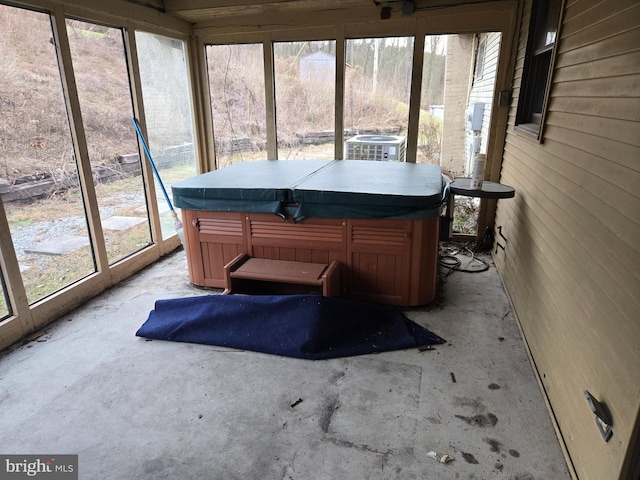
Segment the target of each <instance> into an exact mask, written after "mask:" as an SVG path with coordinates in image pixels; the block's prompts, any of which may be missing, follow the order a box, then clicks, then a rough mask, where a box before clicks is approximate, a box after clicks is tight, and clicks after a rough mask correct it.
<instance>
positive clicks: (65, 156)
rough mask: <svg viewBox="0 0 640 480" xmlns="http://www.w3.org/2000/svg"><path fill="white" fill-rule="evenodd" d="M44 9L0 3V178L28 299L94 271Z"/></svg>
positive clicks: (48, 293)
mask: <svg viewBox="0 0 640 480" xmlns="http://www.w3.org/2000/svg"><path fill="white" fill-rule="evenodd" d="M52 38H53V35H52V31H51V23H50V19H49V16H48V15H45V14H42V13H37V12H31V11H28V10H23V9H19V8H13V7H8V6H1V5H0V51H2V55H0V71H1V72H2V74H0V78H1V79H2V80H1V81H0V97H2V115H1V116H0V138H2V142H1V145H2V147H1V148H2V155H0V158H1V160H0V166H1V173H0V177H2V178H3V179H4V180H5V182H4V183H5V190H6V192H5V193H4V194H3V197H2V199H3V203H4V207H5V211H6V215H7V220H8V222H9V229H10V230H11V237H12V240H13V244H14V248H15V251H16V255H17V259H18V263H19V265H20V271H21V272H22V280H23V282H24V286H25V289H26V292H27V298H28V301H29V303H34V302H36V301H38V300H40V299H42V298H43V297H45V296H47V295H50V294H52V293H54V292H56V291H58V290H59V289H61V288H63V287H66V286H68V285H70V284H71V283H73V282H75V281H77V280H79V279H81V278H83V277H85V276H87V275H89V274H91V273H93V272H95V264H94V259H93V253H92V249H91V245H90V240H89V235H88V228H87V221H86V215H85V210H84V206H83V202H82V195H81V193H80V190H79V187H78V184H79V182H78V172H77V169H76V162H75V156H74V152H73V147H72V142H71V137H70V132H69V122H68V120H67V114H66V108H65V103H64V98H63V93H62V87H61V83H60V74H59V71H58V64H57V59H56V52H55V47H54V45H53V43H52Z"/></svg>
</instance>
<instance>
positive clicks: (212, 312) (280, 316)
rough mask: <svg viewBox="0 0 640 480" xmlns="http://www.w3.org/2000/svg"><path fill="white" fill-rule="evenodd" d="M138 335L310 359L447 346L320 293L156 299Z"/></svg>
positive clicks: (375, 310) (372, 308) (389, 316)
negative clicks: (437, 345)
mask: <svg viewBox="0 0 640 480" xmlns="http://www.w3.org/2000/svg"><path fill="white" fill-rule="evenodd" d="M136 335H137V336H140V337H147V338H152V339H158V340H171V341H176V342H190V343H202V344H208V345H218V346H225V347H231V348H237V349H243V350H251V351H256V352H262V353H270V354H276V355H283V356H288V357H295V358H304V359H312V360H319V359H327V358H336V357H346V356H351V355H363V354H366V353H374V352H383V351H390V350H401V349H406V348H416V347H420V346H425V345H433V344H440V343H444V341H445V340H443V339H442V338H440V337H439V336H437V335H435V334H434V333H432V332H430V331H429V330H427V329H425V328H423V327H421V326H420V325H418V324H417V323H415V322H413V321H411V320H409V319H408V318H407V317H406V316H405V315H404V314H403V313H402V312H401V311H400V310H398V309H396V308H393V307H383V306H377V305H370V304H363V303H357V302H352V301H347V300H342V299H338V298H330V297H323V296H320V295H285V296H276V295H237V296H234V295H228V296H227V295H208V296H201V297H189V298H177V299H171V300H158V301H157V302H156V305H155V309H154V310H152V311H151V313H150V314H149V318H148V319H147V321H146V322H145V323H144V324H143V325H142V327H140V329H139V330H138V331H137V333H136Z"/></svg>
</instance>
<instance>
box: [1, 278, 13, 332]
mask: <svg viewBox="0 0 640 480" xmlns="http://www.w3.org/2000/svg"><path fill="white" fill-rule="evenodd" d="M0 283H1V284H2V295H0V321H2V320H4V319H5V318H7V317H8V316H9V315H11V304H10V303H9V295H8V294H7V286H6V285H5V283H4V274H3V273H2V270H1V269H0Z"/></svg>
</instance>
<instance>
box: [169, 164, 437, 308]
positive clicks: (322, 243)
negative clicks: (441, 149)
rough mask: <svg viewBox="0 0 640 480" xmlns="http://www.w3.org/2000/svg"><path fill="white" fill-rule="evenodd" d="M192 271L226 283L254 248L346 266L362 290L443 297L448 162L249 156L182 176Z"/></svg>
mask: <svg viewBox="0 0 640 480" xmlns="http://www.w3.org/2000/svg"><path fill="white" fill-rule="evenodd" d="M172 189H173V199H174V203H175V205H176V207H179V208H180V209H181V210H182V217H183V225H184V231H185V249H186V252H187V262H188V267H189V278H190V281H191V282H192V283H193V284H195V285H200V286H206V287H218V288H222V287H224V266H225V265H226V264H227V263H229V262H230V261H232V260H233V259H234V258H236V257H237V256H238V255H239V254H241V253H246V254H248V255H250V256H251V257H254V258H266V259H273V260H287V261H298V262H306V263H323V264H328V263H330V262H332V261H334V260H335V261H337V262H338V264H339V265H340V267H341V269H340V270H341V273H340V275H341V292H342V295H343V296H344V297H346V298H351V299H355V300H361V301H368V302H375V303H384V304H393V305H399V306H415V305H421V304H426V303H429V302H431V301H432V300H433V299H434V298H435V293H436V278H437V265H438V238H439V217H440V211H441V205H442V201H443V180H442V174H441V170H440V167H438V166H435V165H428V164H413V163H398V162H374V161H363V160H333V161H320V160H296V161H284V160H279V161H276V160H266V161H255V162H246V163H242V164H237V165H233V166H231V167H228V168H224V169H221V170H216V171H213V172H209V173H205V174H202V175H198V176H195V177H192V178H190V179H187V180H185V181H182V182H179V183H176V184H175V185H173V187H172Z"/></svg>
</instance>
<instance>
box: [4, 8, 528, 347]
mask: <svg viewBox="0 0 640 480" xmlns="http://www.w3.org/2000/svg"><path fill="white" fill-rule="evenodd" d="M34 3H35V4H36V5H33V4H32V5H31V7H38V11H34V10H28V9H26V8H19V7H16V6H2V18H3V19H4V21H5V22H8V24H13V25H21V24H22V23H21V22H22V21H24V20H22V19H23V18H34V19H35V20H30V21H31V22H34V21H37V22H40V24H39V25H38V27H36V28H37V29H38V31H39V33H40V36H39V37H38V36H37V35H34V36H32V37H33V38H29V39H28V41H29V42H37V43H38V48H39V51H40V50H41V51H42V55H43V56H46V57H47V58H48V62H49V64H48V65H49V66H48V67H47V70H46V73H41V74H40V73H39V74H38V75H39V77H38V78H37V80H33V78H35V73H34V75H32V78H31V81H39V82H40V83H45V84H46V85H49V90H48V91H47V92H48V93H47V94H46V95H47V96H46V100H47V102H54V101H57V102H58V105H59V107H58V114H57V117H56V118H57V119H58V120H57V121H58V124H59V126H58V127H56V128H52V127H48V129H46V130H43V128H42V127H41V125H40V122H39V121H38V119H37V116H38V112H37V110H35V111H32V112H31V117H32V118H33V120H34V121H33V122H31V123H27V122H24V121H22V119H21V118H20V117H19V116H18V114H17V113H16V115H15V125H16V127H15V130H16V132H17V133H18V134H19V135H21V136H22V137H25V138H27V139H28V142H30V144H29V146H28V147H25V148H27V152H26V153H24V152H23V153H17V154H16V156H18V157H20V158H21V159H22V160H21V162H18V163H19V164H21V167H22V168H23V169H25V171H28V172H35V173H37V174H43V175H45V174H46V175H49V177H51V178H52V180H53V182H52V183H53V185H54V186H55V187H57V188H52V189H51V190H46V191H45V192H42V193H41V194H40V196H39V197H41V198H30V199H28V201H24V199H23V200H22V201H20V202H9V201H5V202H4V205H3V209H2V213H1V217H0V221H2V222H3V223H4V224H6V225H7V226H8V228H6V229H2V234H0V247H1V248H2V250H1V251H2V265H1V267H2V271H3V273H4V286H3V292H4V297H6V298H7V300H8V301H2V299H1V298H0V307H1V309H0V313H2V314H3V318H4V319H5V320H4V322H3V324H2V326H1V327H0V328H1V329H2V330H1V331H2V341H1V342H0V343H1V344H2V345H3V346H6V345H8V344H10V343H12V342H13V341H15V340H17V339H18V338H20V337H22V336H24V335H25V334H28V333H29V332H31V331H34V330H36V329H37V328H39V327H41V326H42V325H45V324H46V323H48V322H49V321H51V320H53V319H55V318H56V317H57V316H59V315H60V314H61V313H62V312H64V311H67V310H69V309H71V308H73V307H74V306H76V305H78V304H80V303H82V301H83V300H84V299H86V298H90V297H91V296H92V295H93V294H95V293H96V292H98V291H100V290H103V289H104V288H107V287H108V286H110V285H113V284H114V283H117V282H118V281H120V280H121V279H123V278H125V277H127V276H128V275H130V274H131V273H133V272H135V271H137V270H138V269H139V268H141V267H143V266H144V265H146V264H148V263H150V262H152V261H153V260H154V259H156V258H158V257H159V256H161V255H164V254H165V253H167V252H169V251H172V250H173V249H175V248H176V247H177V246H178V245H179V240H178V238H177V236H176V235H175V234H174V233H175V232H174V230H173V225H172V222H171V221H170V218H169V216H168V207H167V206H166V204H165V203H164V199H163V198H162V195H161V194H160V193H159V192H158V189H157V185H156V184H157V182H156V181H155V179H154V178H153V174H152V171H151V169H150V168H149V165H148V164H147V162H146V161H144V158H145V157H144V156H142V157H141V156H140V153H141V150H140V149H139V146H138V143H137V141H136V138H135V131H134V129H133V127H132V125H131V117H132V116H135V117H137V118H138V119H139V120H140V122H141V124H142V126H143V132H145V134H148V139H149V143H150V147H151V152H152V155H153V156H154V157H157V158H156V161H158V160H161V161H160V162H157V163H160V167H161V169H160V171H161V175H162V176H163V178H164V181H165V183H166V185H167V186H169V185H170V184H171V183H173V182H174V181H178V180H181V179H184V178H186V177H188V176H191V175H193V174H195V173H198V172H204V171H208V170H211V169H214V168H221V167H224V166H225V165H226V164H229V162H231V163H233V162H237V161H244V160H248V159H249V160H250V159H254V158H266V159H304V158H345V152H344V144H345V141H346V140H348V139H349V137H350V136H352V135H356V134H358V133H367V132H370V133H380V134H389V133H391V134H394V135H396V134H397V135H399V136H402V137H405V138H406V159H405V160H406V161H408V162H415V161H427V162H431V163H439V162H440V158H439V152H438V150H439V149H440V142H441V138H442V137H443V128H446V126H443V121H442V117H443V116H444V117H446V112H447V109H448V108H449V106H448V102H447V100H446V91H445V88H444V85H443V81H444V72H443V68H444V64H445V63H446V54H447V53H446V52H447V50H446V43H447V38H448V37H456V36H455V35H454V36H442V35H440V34H441V33H445V32H450V31H457V32H460V34H464V35H467V36H468V37H470V38H472V39H475V40H474V41H473V42H474V43H472V46H473V48H472V50H471V52H472V55H473V58H472V60H471V61H472V62H475V54H476V51H477V49H476V47H477V41H478V39H479V35H477V34H478V33H480V32H491V31H495V32H500V34H501V36H502V40H501V41H500V42H498V44H497V49H496V51H495V55H496V58H495V59H496V63H495V71H494V77H493V79H494V89H493V91H499V90H504V89H506V87H507V85H508V80H509V78H508V72H509V68H508V55H507V52H508V49H509V46H510V44H511V41H512V39H513V34H514V30H513V29H514V22H513V18H514V15H515V11H514V9H513V8H504V7H501V8H499V9H496V10H495V11H488V12H486V13H484V14H479V12H478V11H476V9H474V8H470V10H469V12H468V13H466V14H465V15H462V16H459V15H456V16H453V17H451V18H449V16H448V15H446V14H443V15H442V18H441V19H440V20H441V21H439V22H438V21H436V20H437V19H436V18H434V16H430V17H429V18H430V19H432V21H427V22H421V23H420V24H418V23H416V21H415V19H409V18H407V19H404V20H398V21H393V22H389V23H386V24H382V25H369V24H367V23H362V24H358V23H355V24H347V25H344V24H343V25H335V26H331V27H327V28H321V29H316V28H314V29H304V30H296V29H290V30H282V31H272V32H269V33H268V34H264V33H260V34H257V33H255V32H254V33H247V34H243V35H237V34H220V35H218V34H217V33H218V32H219V30H218V29H212V30H211V31H197V32H194V33H195V34H196V36H195V37H192V39H191V40H190V41H189V42H187V37H186V35H187V34H188V33H190V27H189V26H188V25H186V24H182V23H181V22H178V21H173V20H167V19H164V21H163V22H159V23H161V25H156V26H154V27H150V26H149V23H148V22H147V21H146V20H147V18H146V15H148V13H146V12H144V11H143V10H144V9H140V10H138V9H137V7H135V6H133V7H131V8H133V10H130V11H129V10H127V13H126V17H125V14H123V13H119V12H118V11H117V8H114V13H113V14H105V13H95V12H93V11H86V10H83V7H81V6H74V5H73V4H70V5H67V4H65V5H64V6H62V7H56V8H54V9H52V10H49V11H46V6H47V5H46V3H45V4H43V5H38V2H34ZM136 12H139V13H138V16H139V19H138V18H137V15H136ZM138 20H139V22H138ZM16 28H17V27H16ZM213 32H215V33H216V34H213ZM26 36H28V33H27V32H25V31H12V32H11V35H9V31H6V33H5V34H4V35H3V37H2V38H3V40H4V42H6V44H7V48H8V47H9V46H10V45H9V40H8V39H9V38H15V40H16V42H14V43H13V45H20V44H24V43H25V42H26V43H28V41H27V39H26V38H24V37H26ZM9 51H11V50H9ZM249 53H250V55H249ZM21 55H22V56H21ZM225 55H226V57H225ZM314 56H315V57H320V56H321V57H322V58H321V59H320V60H322V61H324V64H323V65H324V66H320V67H319V66H318V65H320V64H319V63H318V61H317V60H318V58H314ZM5 58H6V60H4V61H6V62H14V63H13V64H15V65H17V64H18V63H16V62H22V63H21V64H28V62H29V61H30V57H29V56H28V55H26V54H24V53H21V52H19V51H16V52H15V53H13V54H12V55H9V56H7V57H5ZM305 58H306V59H311V60H315V64H314V65H315V66H313V67H309V66H308V65H307V66H306V67H305V66H304V63H303V62H302V60H304V59H305ZM100 59H101V60H100ZM187 59H190V62H189V61H187ZM241 59H242V60H241ZM498 60H499V61H498ZM327 61H328V63H327ZM239 62H244V63H247V62H249V63H251V62H253V68H251V69H250V70H251V71H252V72H253V74H252V75H250V76H247V75H246V74H243V73H242V72H240V71H239V70H238V67H239ZM326 65H329V66H328V67H327V66H326ZM245 67H246V65H245ZM310 68H315V70H312V71H311V73H309V72H310V70H309V69H310ZM305 69H306V70H305ZM243 75H244V76H243ZM249 78H250V80H251V83H250V82H249ZM261 78H262V80H261ZM493 79H492V81H493ZM29 80H30V79H29V78H26V79H25V81H24V82H17V83H16V86H13V87H11V85H12V84H11V83H9V81H8V80H7V81H6V82H5V85H3V90H5V91H7V93H8V94H9V95H13V96H16V95H22V96H23V97H25V98H27V94H26V93H22V94H21V93H20V92H21V90H20V88H23V89H24V88H28V87H26V86H27V85H28V81H29ZM467 81H468V80H467ZM468 83H469V84H471V83H473V82H472V81H468ZM60 84H61V86H62V87H61V88H60V87H57V93H56V85H60ZM107 85H108V87H109V89H111V88H113V90H108V89H107V88H106V86H107ZM116 89H118V90H116ZM34 91H36V90H35V89H34ZM305 92H306V94H305V95H301V93H305ZM312 93H313V95H312ZM470 95H471V91H470V90H468V91H467V93H466V95H463V96H462V97H461V98H458V99H457V102H456V103H458V104H462V105H464V106H466V105H467V103H468V101H469V99H470ZM493 98H496V96H495V95H494V96H493ZM423 100H424V102H423ZM247 101H250V102H252V104H251V105H250V107H251V108H235V109H233V108H231V107H232V106H234V105H236V106H237V105H240V106H241V107H247V105H243V104H242V103H240V102H247ZM451 103H454V102H451ZM491 103H494V102H493V100H491ZM442 104H444V106H443V105H442ZM63 106H64V107H66V108H64V107H63ZM191 106H193V112H194V113H193V114H192V113H191V112H192V108H190V107H191ZM209 106H210V107H209ZM442 106H443V109H444V112H445V113H444V115H442V112H441V111H439V110H438V109H439V108H440V107H442ZM463 108H464V107H463ZM243 110H246V111H247V112H249V115H250V117H248V118H242V117H241V116H240V115H239V112H240V111H243ZM505 110H506V109H504V108H502V109H495V108H494V109H492V108H487V109H486V124H487V126H486V130H487V131H488V132H490V134H489V135H487V137H486V140H485V142H484V145H483V150H484V151H486V152H487V154H488V156H489V158H490V160H491V161H490V163H489V168H488V170H489V173H488V175H487V178H489V179H491V178H497V175H498V171H499V152H497V151H496V150H495V145H500V142H501V135H503V134H501V133H500V132H501V131H502V132H503V131H504V122H505V120H506V111H505ZM492 111H493V113H491V112H492ZM9 112H11V110H9ZM297 114H299V115H300V118H299V121H297V117H296V115H297ZM462 115H464V112H462ZM7 118H9V119H11V116H8V117H7ZM501 124H502V125H503V127H502V128H497V126H499V125H501ZM67 125H68V128H67ZM104 125H107V126H108V128H106V129H105V128H103V126H104ZM27 128H28V129H30V130H25V129H27ZM21 129H22V130H21ZM65 132H66V133H65ZM54 133H55V135H54ZM311 134H316V135H317V136H319V138H321V140H320V141H316V142H313V141H307V142H305V137H307V136H309V135H311ZM464 135H465V132H464V131H463V132H462V133H461V134H460V135H459V136H460V137H462V138H460V142H461V143H462V145H463V148H464V144H465V142H466V139H465V138H464ZM64 137H66V138H68V139H69V140H68V142H67V144H66V146H65V145H63V144H61V145H60V146H59V147H58V149H57V150H55V152H52V151H51V149H52V147H53V144H52V143H51V140H50V138H55V139H56V140H57V141H61V139H63V138H64ZM193 139H196V141H195V142H194V141H193ZM16 143H20V142H16ZM243 146H244V147H243ZM243 148H244V150H243ZM50 152H51V153H50ZM36 154H37V156H36ZM494 157H495V158H497V160H493V159H494ZM141 158H142V161H141V160H140V159H141ZM165 158H167V161H166V162H163V161H162V160H164V159H165ZM233 158H236V159H233ZM38 159H39V160H38ZM76 168H77V173H74V169H76ZM7 170H10V169H9V168H7ZM41 171H43V172H41ZM457 173H464V172H462V171H460V172H457ZM16 175H17V174H14V176H16ZM23 176H26V175H23ZM103 177H104V179H103ZM74 178H75V180H74ZM9 183H10V184H11V185H12V186H13V184H14V183H15V182H9ZM61 185H64V188H61ZM5 198H9V197H5ZM72 208H75V209H76V210H77V212H78V213H73V211H72ZM33 211H37V212H38V213H39V217H37V216H34V214H33V213H30V212H33ZM491 211H492V209H491V205H490V204H489V205H483V208H482V210H481V215H480V219H479V222H478V231H483V230H484V228H485V227H486V225H488V224H490V223H491V221H490V220H488V219H490V218H492V213H491ZM85 212H86V217H85V216H84V215H85ZM69 218H72V220H69ZM118 222H119V223H118ZM58 224H59V225H60V226H58ZM51 225H55V226H56V229H59V230H60V235H65V236H66V237H69V241H70V242H72V245H71V246H70V247H68V248H69V250H65V251H63V252H62V253H59V252H58V251H54V252H53V253H52V252H49V251H46V250H45V251H44V253H43V251H40V250H38V249H37V248H34V246H33V245H30V244H29V245H24V243H25V242H24V241H21V238H22V237H21V233H22V232H23V231H24V230H21V229H25V228H32V229H40V230H41V231H42V232H41V233H38V235H39V236H38V237H37V238H38V239H40V240H42V241H43V242H44V243H46V241H52V242H53V243H60V241H59V238H58V237H53V231H52V230H51V228H52V227H51ZM36 231H37V230H36ZM28 232H29V233H27V234H26V235H28V236H29V237H30V238H33V237H34V234H33V233H32V230H29V231H28ZM23 236H24V235H23ZM36 236H37V235H36ZM50 237H51V238H50ZM66 237H65V238H66ZM73 242H76V243H73ZM35 247H38V245H36V246H35ZM40 247H42V245H40ZM44 247H47V245H44ZM25 249H26V250H25ZM82 252H85V253H82ZM83 255H84V257H85V258H87V261H85V263H82V262H80V261H79V259H80V258H83V257H82V256H83ZM64 258H70V259H73V261H72V262H70V263H72V265H71V266H69V265H66V264H64V263H63V264H62V267H60V268H61V269H62V270H60V269H54V267H49V266H48V265H49V263H51V262H54V263H56V264H57V263H60V262H62V259H64ZM85 264H86V265H85ZM83 265H85V266H83ZM56 268H57V267H56ZM48 270H51V272H49V273H51V275H49V276H50V277H52V279H51V280H50V281H48V282H44V281H43V280H42V279H43V275H44V274H45V273H43V272H47V271H48Z"/></svg>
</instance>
